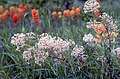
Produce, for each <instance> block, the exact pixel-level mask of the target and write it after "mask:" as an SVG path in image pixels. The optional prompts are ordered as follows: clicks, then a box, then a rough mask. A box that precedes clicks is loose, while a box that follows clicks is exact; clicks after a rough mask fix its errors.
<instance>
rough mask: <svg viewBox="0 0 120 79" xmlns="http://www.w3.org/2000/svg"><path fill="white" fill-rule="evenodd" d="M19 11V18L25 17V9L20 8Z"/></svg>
mask: <svg viewBox="0 0 120 79" xmlns="http://www.w3.org/2000/svg"><path fill="white" fill-rule="evenodd" d="M17 11H18V13H19V17H23V15H24V11H23V9H21V8H18V9H17Z"/></svg>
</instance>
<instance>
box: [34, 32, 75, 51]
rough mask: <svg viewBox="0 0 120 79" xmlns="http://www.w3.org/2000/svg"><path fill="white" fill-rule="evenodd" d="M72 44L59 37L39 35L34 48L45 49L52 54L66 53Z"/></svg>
mask: <svg viewBox="0 0 120 79" xmlns="http://www.w3.org/2000/svg"><path fill="white" fill-rule="evenodd" d="M73 44H74V42H73V41H71V40H69V41H68V40H63V39H61V38H60V37H52V36H50V35H48V34H46V33H44V34H42V35H40V38H39V41H38V43H36V46H37V48H38V49H39V50H41V49H47V50H49V51H52V52H54V53H62V52H64V51H68V50H69V49H70V46H72V45H73Z"/></svg>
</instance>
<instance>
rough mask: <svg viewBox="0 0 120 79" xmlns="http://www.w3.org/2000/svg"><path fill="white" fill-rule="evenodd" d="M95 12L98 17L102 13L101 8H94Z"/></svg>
mask: <svg viewBox="0 0 120 79" xmlns="http://www.w3.org/2000/svg"><path fill="white" fill-rule="evenodd" d="M94 14H95V16H96V17H98V16H99V15H100V10H99V9H96V10H94Z"/></svg>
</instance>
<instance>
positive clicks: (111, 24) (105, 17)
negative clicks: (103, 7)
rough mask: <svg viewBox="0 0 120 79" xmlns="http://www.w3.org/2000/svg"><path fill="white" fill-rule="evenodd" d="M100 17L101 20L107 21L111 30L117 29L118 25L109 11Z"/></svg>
mask: <svg viewBox="0 0 120 79" xmlns="http://www.w3.org/2000/svg"><path fill="white" fill-rule="evenodd" d="M99 18H100V19H101V21H103V22H106V23H107V24H108V25H109V27H110V29H111V30H116V29H117V27H118V26H117V25H116V24H115V23H114V21H113V17H112V16H110V15H108V14H107V13H102V15H100V16H99Z"/></svg>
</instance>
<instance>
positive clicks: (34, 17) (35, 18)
mask: <svg viewBox="0 0 120 79" xmlns="http://www.w3.org/2000/svg"><path fill="white" fill-rule="evenodd" d="M31 14H32V21H33V23H35V24H36V25H40V17H39V15H38V10H36V9H33V10H32V11H31Z"/></svg>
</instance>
